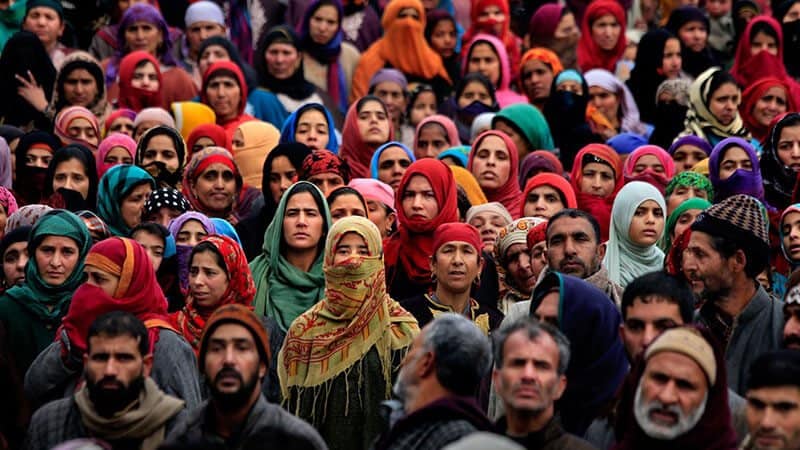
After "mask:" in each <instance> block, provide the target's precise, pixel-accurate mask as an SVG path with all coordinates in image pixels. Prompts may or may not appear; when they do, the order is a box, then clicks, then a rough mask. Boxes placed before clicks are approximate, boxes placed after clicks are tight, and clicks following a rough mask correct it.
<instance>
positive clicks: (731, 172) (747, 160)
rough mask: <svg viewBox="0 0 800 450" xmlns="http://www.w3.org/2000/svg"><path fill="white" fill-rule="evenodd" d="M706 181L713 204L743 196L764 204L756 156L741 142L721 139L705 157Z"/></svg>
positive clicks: (753, 151) (746, 144)
mask: <svg viewBox="0 0 800 450" xmlns="http://www.w3.org/2000/svg"><path fill="white" fill-rule="evenodd" d="M708 178H709V179H710V180H711V184H712V185H713V186H714V203H719V202H721V201H723V200H725V199H726V198H728V197H731V196H734V195H737V194H746V195H749V196H751V197H755V198H757V199H758V200H760V201H761V202H762V203H763V202H764V182H763V181H762V178H761V169H760V164H759V162H758V155H757V154H756V151H755V150H754V149H753V147H752V146H751V145H750V143H749V142H747V141H745V140H744V139H741V138H727V139H723V140H722V141H720V143H719V144H717V145H716V146H715V147H714V150H713V151H712V152H711V156H709V157H708Z"/></svg>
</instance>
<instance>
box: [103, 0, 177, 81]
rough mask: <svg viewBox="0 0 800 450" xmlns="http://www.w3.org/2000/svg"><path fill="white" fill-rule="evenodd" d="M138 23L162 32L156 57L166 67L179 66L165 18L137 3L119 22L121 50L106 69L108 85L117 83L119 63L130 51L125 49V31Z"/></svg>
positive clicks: (154, 10)
mask: <svg viewBox="0 0 800 450" xmlns="http://www.w3.org/2000/svg"><path fill="white" fill-rule="evenodd" d="M136 22H147V23H151V24H153V25H155V26H156V27H158V29H159V30H161V36H162V44H161V47H159V49H158V55H156V57H157V58H158V60H159V61H160V62H161V63H162V64H163V65H165V66H170V67H174V66H177V65H178V62H177V61H176V60H175V56H173V55H172V42H171V41H170V35H169V27H168V25H167V21H166V20H164V16H162V15H161V12H160V11H159V10H158V9H156V7H155V6H153V5H150V4H147V3H137V4H135V5H133V6H131V7H130V8H128V10H127V11H125V14H123V16H122V20H120V21H119V28H117V43H118V45H119V48H118V49H117V53H116V54H115V55H114V59H112V60H111V63H110V64H109V65H108V68H107V69H106V84H107V85H110V84H111V83H113V82H114V81H116V79H117V75H119V62H120V61H121V60H122V57H123V56H125V55H126V54H127V53H128V52H129V51H130V50H129V49H126V48H125V30H127V29H128V27H129V26H131V25H132V24H134V23H136Z"/></svg>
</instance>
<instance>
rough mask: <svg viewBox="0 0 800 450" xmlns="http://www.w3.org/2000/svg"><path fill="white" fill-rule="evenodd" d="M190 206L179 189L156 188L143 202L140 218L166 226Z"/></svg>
mask: <svg viewBox="0 0 800 450" xmlns="http://www.w3.org/2000/svg"><path fill="white" fill-rule="evenodd" d="M191 208H192V207H191V205H189V202H188V201H186V199H185V198H183V194H181V192H180V191H178V190H176V189H173V188H158V189H156V190H154V191H153V192H152V193H151V194H150V197H148V198H147V201H146V202H144V211H142V220H143V221H145V222H154V223H157V224H159V225H161V226H163V227H164V228H167V227H168V226H169V223H170V222H171V221H172V219H175V218H176V217H178V216H180V215H181V214H183V213H185V212H186V211H189V210H190V209H191Z"/></svg>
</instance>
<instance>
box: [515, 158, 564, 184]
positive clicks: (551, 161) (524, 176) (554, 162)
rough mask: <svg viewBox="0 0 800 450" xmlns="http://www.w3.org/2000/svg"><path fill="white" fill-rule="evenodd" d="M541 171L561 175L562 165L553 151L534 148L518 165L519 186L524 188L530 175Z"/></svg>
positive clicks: (562, 171)
mask: <svg viewBox="0 0 800 450" xmlns="http://www.w3.org/2000/svg"><path fill="white" fill-rule="evenodd" d="M541 172H548V173H554V174H556V175H562V174H563V173H564V166H563V165H562V164H561V161H559V160H558V157H557V156H556V155H554V154H553V152H550V151H547V150H536V151H534V152H532V153H531V154H529V155H528V156H526V157H525V158H523V159H522V164H520V166H519V183H520V187H522V188H524V187H525V183H527V182H528V180H529V179H530V177H532V176H533V175H535V174H536V173H541Z"/></svg>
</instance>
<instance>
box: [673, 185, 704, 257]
mask: <svg viewBox="0 0 800 450" xmlns="http://www.w3.org/2000/svg"><path fill="white" fill-rule="evenodd" d="M709 207H711V202H709V201H708V200H706V199H704V198H701V197H692V198H689V199H687V200H683V202H681V203H680V204H679V205H678V206H677V207H676V208H674V209H673V210H672V212H670V213H669V216H668V217H667V225H666V228H665V230H664V237H663V239H662V242H663V245H661V249H662V250H664V251H669V249H670V248H671V247H672V243H673V242H675V241H676V240H677V239H678V237H679V236H680V235H682V234H683V232H684V231H686V230H687V229H689V227H690V226H691V225H692V223H694V219H696V218H697V216H699V215H700V213H701V212H703V211H705V210H706V209H708V208H709Z"/></svg>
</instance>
